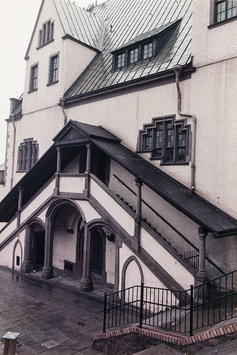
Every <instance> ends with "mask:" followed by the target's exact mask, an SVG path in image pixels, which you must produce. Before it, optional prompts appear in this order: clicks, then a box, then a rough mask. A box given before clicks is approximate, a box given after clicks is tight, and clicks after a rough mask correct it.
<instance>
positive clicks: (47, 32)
mask: <svg viewBox="0 0 237 355" xmlns="http://www.w3.org/2000/svg"><path fill="white" fill-rule="evenodd" d="M53 40H54V21H52V20H48V21H46V22H44V23H43V25H42V28H41V29H40V30H39V40H38V48H41V47H43V46H45V45H46V44H48V43H51V42H52V41H53Z"/></svg>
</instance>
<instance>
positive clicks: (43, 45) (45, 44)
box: [36, 39, 54, 51]
mask: <svg viewBox="0 0 237 355" xmlns="http://www.w3.org/2000/svg"><path fill="white" fill-rule="evenodd" d="M53 41H54V39H51V40H50V41H49V42H47V43H44V44H42V46H39V47H36V50H37V51H38V50H39V49H41V48H43V47H45V46H47V45H48V44H50V43H52V42H53Z"/></svg>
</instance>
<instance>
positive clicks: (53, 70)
mask: <svg viewBox="0 0 237 355" xmlns="http://www.w3.org/2000/svg"><path fill="white" fill-rule="evenodd" d="M57 81H58V55H55V56H53V57H51V58H50V73H49V83H50V84H51V83H56V82H57Z"/></svg>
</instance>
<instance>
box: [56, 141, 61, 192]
mask: <svg viewBox="0 0 237 355" xmlns="http://www.w3.org/2000/svg"><path fill="white" fill-rule="evenodd" d="M56 150H57V171H56V180H55V194H56V195H57V196H58V194H59V174H60V173H61V149H60V148H59V147H57V148H56Z"/></svg>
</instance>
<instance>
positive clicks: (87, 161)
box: [85, 143, 91, 197]
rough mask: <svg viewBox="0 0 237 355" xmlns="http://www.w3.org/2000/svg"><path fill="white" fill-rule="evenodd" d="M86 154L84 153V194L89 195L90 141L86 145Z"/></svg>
mask: <svg viewBox="0 0 237 355" xmlns="http://www.w3.org/2000/svg"><path fill="white" fill-rule="evenodd" d="M86 149H87V155H86V171H85V174H87V177H86V181H85V193H86V196H87V197H89V195H90V172H91V143H89V144H87V145H86Z"/></svg>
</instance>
